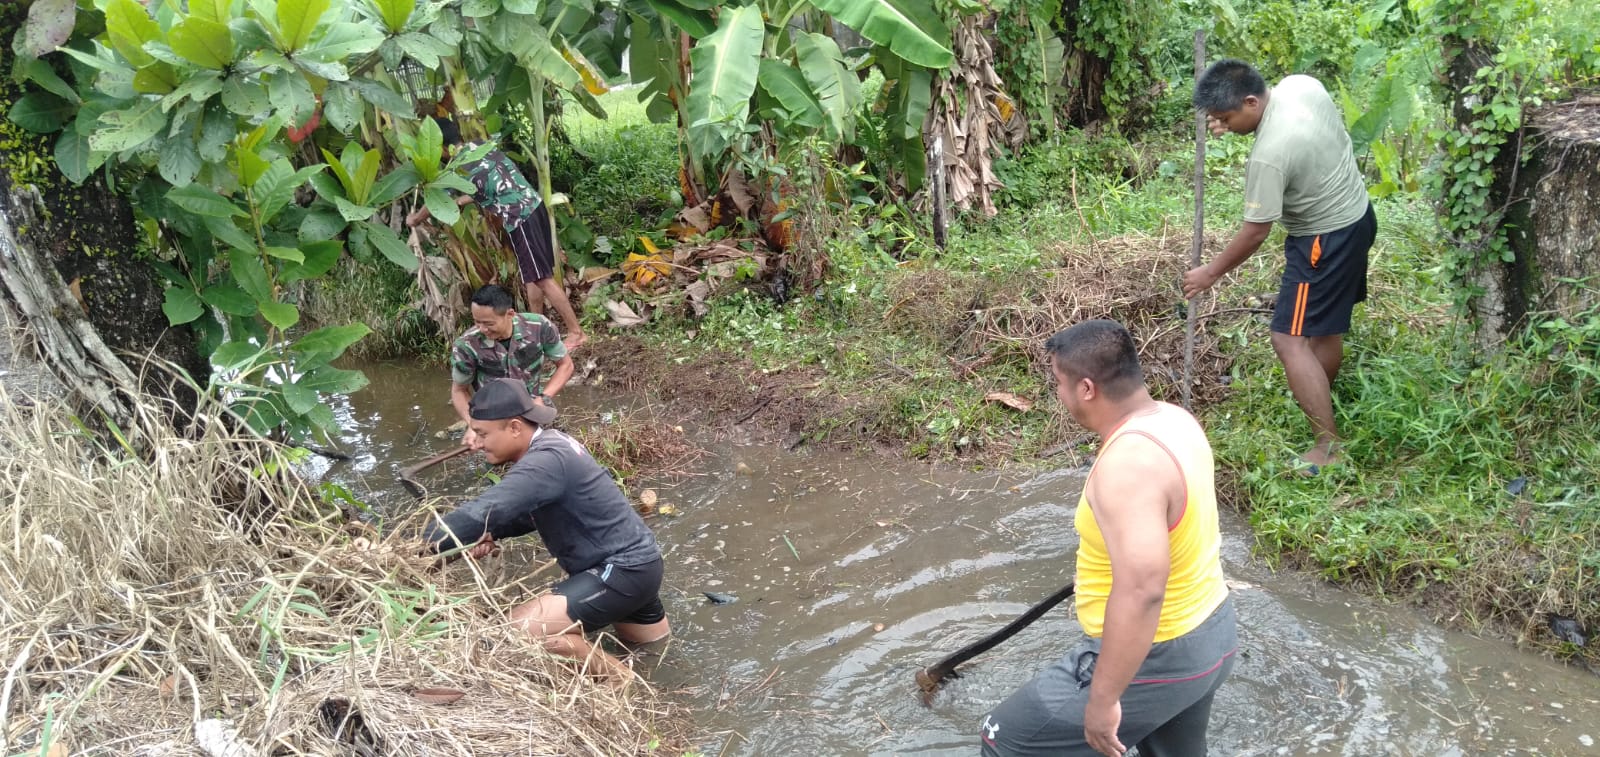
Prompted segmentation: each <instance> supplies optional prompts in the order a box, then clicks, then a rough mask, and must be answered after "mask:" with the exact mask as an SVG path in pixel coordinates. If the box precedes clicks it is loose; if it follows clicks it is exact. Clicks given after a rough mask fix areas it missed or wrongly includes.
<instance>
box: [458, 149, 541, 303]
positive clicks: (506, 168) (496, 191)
mask: <svg viewBox="0 0 1600 757" xmlns="http://www.w3.org/2000/svg"><path fill="white" fill-rule="evenodd" d="M480 144H482V143H481V142H471V143H468V144H466V145H463V146H462V149H463V150H470V149H472V148H474V147H476V146H478V145H480ZM464 170H465V172H466V175H467V180H468V181H471V182H472V185H473V186H474V187H477V190H476V191H474V192H473V193H472V194H473V199H474V200H475V201H476V202H477V203H478V204H479V205H481V206H483V208H484V209H485V210H487V211H489V212H490V213H492V214H494V216H495V217H496V218H498V219H500V223H501V225H502V226H504V227H505V231H506V237H507V238H508V239H509V240H510V241H511V250H512V252H514V253H516V257H517V270H518V271H519V272H520V273H521V274H522V282H523V283H524V284H531V283H533V282H535V281H539V280H541V279H548V278H550V277H551V276H553V275H555V261H556V256H555V250H554V249H553V248H552V247H551V245H550V215H549V213H548V212H546V210H545V208H544V207H543V206H542V203H541V201H540V198H539V193H538V192H537V191H535V190H534V188H533V185H532V184H530V183H529V182H528V179H527V177H525V176H523V175H522V171H521V170H519V169H518V168H517V164H515V163H512V162H511V159H510V158H508V157H506V154H505V153H503V152H501V151H499V150H490V151H489V153H488V154H487V155H484V156H483V157H482V158H479V159H478V160H476V161H473V162H472V163H469V164H467V165H466V167H465V169H464Z"/></svg>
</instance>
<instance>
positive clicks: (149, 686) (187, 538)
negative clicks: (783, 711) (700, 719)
mask: <svg viewBox="0 0 1600 757" xmlns="http://www.w3.org/2000/svg"><path fill="white" fill-rule="evenodd" d="M147 414H148V417H149V418H159V417H160V413H159V412H157V411H156V410H155V409H154V408H149V409H147ZM233 425H234V424H229V423H226V422H225V421H224V420H223V419H222V418H221V417H220V416H219V415H218V411H216V410H215V409H214V408H209V409H207V410H206V411H205V412H203V413H202V416H201V421H200V422H199V424H198V426H197V427H198V428H199V429H200V431H199V432H197V434H195V435H192V436H179V435H177V434H175V433H172V432H171V431H170V430H167V429H166V428H165V427H164V426H163V425H161V424H160V423H159V422H156V421H151V422H147V423H143V424H141V429H140V430H139V431H137V432H132V431H131V430H130V434H129V436H127V437H126V438H128V439H130V446H131V447H132V448H135V449H139V450H140V451H141V454H140V455H137V456H134V455H131V454H128V453H127V451H126V448H113V449H107V448H105V447H103V446H102V445H101V443H100V442H99V441H97V440H96V438H95V437H92V436H90V435H89V434H87V433H86V432H85V431H84V430H83V426H81V425H80V424H78V423H77V422H76V421H75V420H73V419H72V418H71V416H70V415H69V414H68V413H67V412H66V410H65V409H63V408H62V407H60V406H58V405H54V404H40V405H36V406H33V407H27V408H23V407H18V406H17V405H16V404H14V403H12V402H11V401H10V400H9V398H8V397H6V396H5V395H4V389H3V388H0V450H3V451H4V454H0V491H4V492H6V498H5V501H4V503H3V506H4V513H3V514H0V523H3V524H4V526H3V529H4V532H3V533H0V537H3V538H0V565H3V566H4V569H3V570H0V597H3V598H4V599H3V602H0V650H3V652H0V658H3V660H0V666H3V670H4V671H5V672H4V674H3V682H0V700H3V702H4V710H5V712H6V713H7V717H8V720H7V731H6V732H5V733H4V734H0V739H3V740H4V745H3V751H4V752H5V753H7V754H13V753H17V752H25V753H29V754H58V753H60V754H65V753H73V754H78V753H112V754H139V753H146V752H149V753H163V754H165V753H186V754H187V753H202V752H201V751H200V750H201V741H205V742H206V743H209V744H210V745H211V749H210V751H209V753H213V754H217V753H222V752H219V751H216V749H217V748H219V745H221V747H223V748H225V747H226V746H227V745H229V744H232V745H236V746H237V748H238V749H239V750H240V751H238V752H237V753H239V754H246V753H248V754H385V755H424V754H428V755H441V754H450V755H472V754H506V753H516V754H533V755H566V754H591V755H615V754H645V753H649V752H651V750H652V748H653V747H652V744H655V745H656V746H660V747H661V748H663V749H666V750H667V751H666V752H663V753H676V752H674V751H672V750H675V749H680V748H681V731H680V725H679V720H678V718H677V716H676V715H675V714H674V713H670V712H668V710H667V709H666V707H665V706H664V705H663V704H661V703H660V702H659V701H658V700H656V699H655V697H654V696H653V694H652V693H651V692H650V691H649V690H648V687H646V686H643V685H635V686H633V687H631V688H630V689H628V690H626V691H625V692H620V693H619V692H617V691H614V690H613V689H611V687H609V686H606V685H604V684H599V683H593V682H591V681H590V679H589V678H588V677H587V676H584V675H581V674H579V673H578V672H577V670H576V668H575V665H574V664H573V663H569V662H567V661H562V660H558V659H556V658H553V657H551V656H549V655H548V654H546V653H545V652H543V651H542V649H541V648H540V647H539V645H537V644H536V643H533V642H531V641H530V640H528V639H526V638H524V637H523V635H522V634H521V633H520V632H518V631H516V630H514V629H512V628H511V627H509V626H508V625H507V624H506V623H504V613H503V608H506V607H508V606H509V605H510V603H512V602H514V601H520V600H522V599H525V598H526V597H527V596H528V595H529V594H531V593H532V592H533V591H534V587H532V586H530V585H528V582H529V581H533V580H544V579H542V578H539V577H537V576H534V575H532V573H533V571H529V570H527V568H526V566H525V565H524V566H522V567H515V566H514V564H515V563H516V561H517V557H518V554H517V551H511V552H508V553H507V554H506V555H505V556H504V558H503V559H497V560H493V561H488V562H486V563H483V564H481V565H480V564H477V563H471V562H469V561H462V562H458V563H455V564H453V565H452V566H450V567H449V568H448V569H446V570H444V571H442V572H437V573H435V572H431V571H430V569H429V568H430V566H431V564H432V560H431V559H425V558H422V557H419V556H418V554H417V549H418V545H417V544H416V542H414V541H410V540H408V539H407V538H406V536H405V535H404V534H405V533H406V532H408V530H403V531H402V532H401V533H400V534H398V535H394V536H391V537H388V538H382V537H379V536H378V535H377V534H375V533H371V532H370V531H368V530H366V529H365V528H364V527H360V526H358V525H346V524H343V523H342V519H341V518H339V517H338V516H337V515H336V514H335V513H333V512H332V511H331V509H330V508H328V507H327V506H325V505H323V504H322V503H321V502H319V501H318V497H317V495H316V494H315V493H314V492H312V491H311V490H310V489H308V488H307V487H306V486H305V485H304V484H302V483H300V482H299V480H298V479H297V478H295V477H294V476H293V475H291V474H290V473H289V472H288V466H289V462H288V461H287V460H286V459H285V457H284V456H283V455H282V454H281V453H280V450H279V448H277V447H274V446H272V445H269V444H267V443H265V442H262V441H259V440H257V439H254V438H249V437H240V436H236V435H234V434H232V433H230V432H229V431H228V430H227V429H229V428H232V427H233ZM409 525H415V524H414V523H413V524H409ZM356 534H361V535H362V536H361V537H359V538H358V537H356V536H355V535H356ZM510 546H512V547H514V549H515V550H524V549H528V547H527V546H526V545H522V546H518V545H510ZM524 562H526V560H524ZM507 573H509V574H510V575H509V576H508V575H504V574H507ZM546 578H547V577H546ZM430 687H443V688H450V689H455V690H458V691H461V692H464V696H463V697H462V700H463V701H462V702H460V703H459V704H456V705H442V704H434V703H430V702H426V701H423V700H422V699H419V698H418V697H417V696H415V694H416V693H417V691H418V690H419V689H425V688H430ZM508 724H514V727H507V726H508ZM229 753H230V754H231V753H235V752H229Z"/></svg>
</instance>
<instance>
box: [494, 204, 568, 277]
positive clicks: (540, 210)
mask: <svg viewBox="0 0 1600 757" xmlns="http://www.w3.org/2000/svg"><path fill="white" fill-rule="evenodd" d="M506 237H507V238H509V239H510V240H511V251H512V252H513V253H515V254H516V256H517V270H518V271H520V272H521V273H522V283H524V284H532V283H533V282H535V281H541V280H544V279H548V278H550V277H551V276H554V275H555V272H556V253H555V249H554V248H552V247H551V246H550V214H549V213H546V212H545V209H544V206H543V205H540V206H539V207H537V208H534V209H533V215H531V216H529V217H528V218H526V219H524V220H523V222H522V223H521V224H518V225H517V228H515V229H506Z"/></svg>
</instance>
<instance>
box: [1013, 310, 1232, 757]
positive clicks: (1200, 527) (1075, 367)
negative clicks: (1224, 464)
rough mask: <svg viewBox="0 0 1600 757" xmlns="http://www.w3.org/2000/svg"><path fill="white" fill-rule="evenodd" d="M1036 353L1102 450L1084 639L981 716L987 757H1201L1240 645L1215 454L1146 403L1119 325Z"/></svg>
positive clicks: (1088, 528) (1087, 561)
mask: <svg viewBox="0 0 1600 757" xmlns="http://www.w3.org/2000/svg"><path fill="white" fill-rule="evenodd" d="M1045 349H1046V350H1047V351H1048V352H1049V353H1050V363H1051V366H1050V370H1051V373H1052V375H1053V377H1054V379H1055V382H1056V396H1057V397H1058V398H1059V399H1060V400H1061V402H1062V404H1064V405H1066V408H1067V412H1068V413H1070V414H1071V415H1072V417H1073V419H1074V420H1076V421H1077V422H1078V423H1080V424H1082V425H1083V426H1084V427H1085V428H1088V429H1089V430H1091V431H1094V432H1095V433H1096V434H1098V435H1099V436H1100V437H1101V439H1102V440H1103V441H1102V442H1101V446H1100V454H1099V456H1098V458H1097V460H1096V462H1095V465H1094V468H1093V469H1092V470H1091V471H1090V472H1089V479H1088V481H1087V482H1085V484H1084V490H1083V495H1082V496H1081V497H1080V499H1079V501H1078V509H1077V515H1076V518H1075V525H1076V526H1077V530H1078V536H1079V544H1078V556H1077V570H1076V573H1077V578H1076V581H1077V609H1078V620H1079V622H1080V623H1081V624H1082V625H1083V629H1084V633H1085V634H1087V635H1088V639H1087V640H1085V641H1084V643H1082V644H1080V645H1079V646H1078V647H1077V648H1075V649H1073V650H1072V651H1071V652H1069V653H1067V655H1066V656H1065V657H1063V658H1061V659H1060V660H1058V661H1057V662H1055V663H1054V664H1052V665H1051V666H1050V667H1048V668H1046V669H1045V670H1044V671H1043V672H1041V673H1039V675H1038V676H1037V677H1035V678H1034V679H1033V680H1032V681H1030V682H1028V683H1027V684H1026V685H1025V686H1023V687H1022V688H1021V689H1018V690H1017V691H1016V693H1014V694H1012V695H1011V696H1010V697H1009V698H1008V699H1006V701H1005V702H1003V703H1001V705H1000V706H999V707H997V708H995V709H994V711H993V712H990V713H989V715H988V716H986V717H985V718H984V719H983V724H982V732H981V741H982V750H983V754H985V755H1044V754H1048V755H1095V754H1104V755H1110V756H1111V757H1118V756H1120V755H1121V754H1122V753H1124V752H1126V751H1127V749H1128V746H1130V745H1136V746H1138V747H1139V754H1140V756H1141V757H1170V756H1172V755H1179V756H1184V757H1187V756H1189V755H1196V756H1198V755H1204V754H1205V753H1206V725H1207V722H1208V721H1209V720H1210V717H1211V702H1212V699H1213V697H1214V696H1215V695H1216V692H1217V689H1218V687H1220V686H1221V685H1222V682H1223V680H1224V679H1226V678H1227V677H1228V674H1229V673H1231V672H1232V670H1233V663H1234V653H1235V652H1236V651H1237V648H1238V638H1237V635H1236V623H1237V620H1236V616H1235V614H1234V608H1233V602H1232V600H1231V599H1229V597H1228V588H1227V585H1226V584H1225V583H1224V582H1223V578H1222V563H1221V556H1220V553H1221V540H1222V538H1221V533H1220V531H1219V530H1218V526H1217V498H1216V489H1215V486H1214V482H1213V474H1214V463H1213V460H1212V457H1211V445H1210V444H1209V443H1208V442H1207V441H1206V436H1205V432H1204V431H1203V430H1201V428H1200V424H1199V423H1197V422H1196V421H1195V419H1194V417H1193V416H1191V415H1189V413H1187V412H1185V411H1184V410H1183V409H1182V408H1180V407H1177V406H1174V405H1170V404H1167V403H1165V402H1157V401H1155V400H1154V399H1152V398H1151V397H1150V393H1149V391H1148V390H1147V389H1146V388H1145V383H1144V372H1143V370H1142V369H1141V368H1140V367H1139V354H1138V351H1137V349H1136V348H1135V347H1134V344H1133V337H1132V335H1130V334H1129V333H1128V331H1127V329H1125V328H1123V327H1122V326H1121V325H1120V324H1117V323H1115V322H1112V321H1087V322H1085V323H1081V324H1078V325H1076V326H1073V327H1072V328H1069V329H1067V330H1065V331H1062V332H1061V333H1059V334H1056V335H1055V336H1053V337H1051V338H1050V340H1049V341H1048V342H1047V343H1046V344H1045ZM1113 579H1114V581H1113Z"/></svg>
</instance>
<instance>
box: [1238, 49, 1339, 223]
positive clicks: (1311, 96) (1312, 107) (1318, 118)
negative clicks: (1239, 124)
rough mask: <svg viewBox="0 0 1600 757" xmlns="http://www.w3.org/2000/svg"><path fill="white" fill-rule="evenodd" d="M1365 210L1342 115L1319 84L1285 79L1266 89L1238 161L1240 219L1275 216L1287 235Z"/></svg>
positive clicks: (1266, 219) (1265, 220)
mask: <svg viewBox="0 0 1600 757" xmlns="http://www.w3.org/2000/svg"><path fill="white" fill-rule="evenodd" d="M1366 212H1367V187H1366V184H1365V183H1364V182H1362V180H1361V172H1360V171H1358V170H1357V169H1356V159H1355V154H1354V153H1353V152H1352V151H1351V149H1350V134H1349V132H1347V131H1345V128H1344V117H1343V116H1341V115H1340V113H1339V109H1338V107H1336V106H1335V105H1334V104H1333V98H1331V97H1329V96H1328V91H1327V90H1326V89H1323V88H1322V83H1321V82H1319V81H1317V80H1316V79H1313V78H1311V77H1309V76H1301V75H1295V76H1289V77H1285V78H1284V80H1283V81H1281V82H1278V86H1276V87H1273V88H1272V95H1271V97H1268V98H1267V107H1266V110H1265V111H1263V112H1262V114H1261V123H1260V124H1259V125H1257V126H1256V143H1255V146H1254V147H1253V148H1251V150H1250V160H1249V162H1248V163H1247V164H1246V165H1245V180H1244V220H1246V221H1252V222H1255V223H1271V222H1273V221H1279V222H1281V223H1283V228H1284V229H1285V230H1287V231H1288V232H1289V234H1290V235H1291V236H1310V235H1313V234H1326V233H1328V232H1330V231H1337V230H1339V229H1342V228H1344V227H1346V226H1349V225H1350V224H1352V223H1355V222H1356V221H1358V220H1360V219H1361V217H1362V216H1363V215H1365V214H1366Z"/></svg>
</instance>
